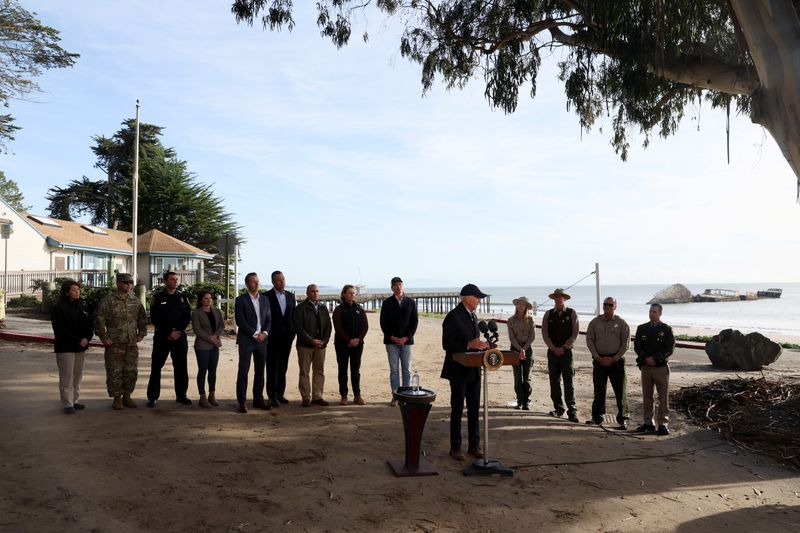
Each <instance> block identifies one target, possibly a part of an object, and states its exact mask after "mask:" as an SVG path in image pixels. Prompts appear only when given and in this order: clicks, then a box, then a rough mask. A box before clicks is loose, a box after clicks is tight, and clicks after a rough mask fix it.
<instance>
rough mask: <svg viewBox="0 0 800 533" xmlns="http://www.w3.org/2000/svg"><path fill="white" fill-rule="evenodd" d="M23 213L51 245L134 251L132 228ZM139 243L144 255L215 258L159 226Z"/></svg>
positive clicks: (122, 253)
mask: <svg viewBox="0 0 800 533" xmlns="http://www.w3.org/2000/svg"><path fill="white" fill-rule="evenodd" d="M21 216H22V217H23V218H24V219H25V221H26V222H28V223H29V224H30V225H31V226H33V227H34V228H35V229H36V230H37V231H38V232H39V233H41V234H42V235H44V236H45V238H46V239H47V243H48V244H49V245H50V246H53V247H56V248H71V249H77V250H84V251H98V252H111V253H115V254H120V255H132V254H133V250H132V247H131V241H132V240H133V234H132V233H131V232H130V231H121V230H116V229H109V228H102V227H99V226H92V225H91V224H81V223H80V222H71V221H68V220H60V219H56V218H51V217H43V216H37V215H31V214H28V213H21ZM138 244H139V250H138V252H139V254H140V255H170V256H174V255H180V256H193V257H197V258H200V259H211V258H212V257H213V256H212V255H211V254H209V253H208V252H206V251H204V250H201V249H200V248H197V247H195V246H192V245H191V244H188V243H185V242H183V241H181V240H179V239H176V238H175V237H172V236H170V235H167V234H166V233H162V232H160V231H158V230H156V229H153V230H150V231H148V232H147V233H143V234H142V235H139V238H138Z"/></svg>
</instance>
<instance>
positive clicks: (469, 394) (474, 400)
mask: <svg viewBox="0 0 800 533" xmlns="http://www.w3.org/2000/svg"><path fill="white" fill-rule="evenodd" d="M464 400H466V401H467V441H468V442H469V447H470V448H477V447H479V446H480V445H481V432H480V426H479V425H478V412H479V411H480V407H481V380H480V379H476V380H475V381H470V382H466V381H454V380H452V379H451V380H450V448H451V449H456V450H457V449H460V448H461V416H462V415H463V414H464Z"/></svg>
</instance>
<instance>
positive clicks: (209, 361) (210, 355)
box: [194, 348, 219, 395]
mask: <svg viewBox="0 0 800 533" xmlns="http://www.w3.org/2000/svg"><path fill="white" fill-rule="evenodd" d="M194 353H195V356H197V392H198V393H200V394H201V395H202V394H205V393H206V372H208V392H214V391H215V390H216V386H217V363H219V348H212V349H210V350H198V349H197V348H195V349H194Z"/></svg>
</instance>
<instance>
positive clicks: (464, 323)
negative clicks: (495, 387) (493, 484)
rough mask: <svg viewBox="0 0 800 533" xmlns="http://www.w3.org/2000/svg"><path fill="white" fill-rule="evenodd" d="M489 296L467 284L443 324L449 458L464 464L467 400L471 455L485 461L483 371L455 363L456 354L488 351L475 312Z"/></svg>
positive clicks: (443, 375)
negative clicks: (481, 423)
mask: <svg viewBox="0 0 800 533" xmlns="http://www.w3.org/2000/svg"><path fill="white" fill-rule="evenodd" d="M486 296H487V295H486V294H484V293H482V292H481V291H480V289H479V288H478V287H477V286H476V285H473V284H472V283H468V284H467V285H464V287H463V288H462V289H461V303H460V304H458V305H457V306H456V307H455V308H453V310H452V311H450V312H449V313H447V316H446V317H445V318H444V322H443V323H442V348H444V351H445V355H444V365H443V366H442V375H441V377H442V378H443V379H447V380H449V381H450V457H452V458H453V459H455V460H457V461H464V460H465V459H466V457H464V452H462V451H461V415H462V414H463V413H464V400H466V402H467V438H468V442H469V449H468V453H469V454H470V455H471V456H473V457H475V458H481V457H483V450H481V434H480V427H479V425H478V411H479V409H480V405H481V371H480V368H478V367H466V366H463V365H460V364H458V363H456V362H455V361H454V360H453V353H454V352H464V351H466V350H486V349H488V348H489V345H488V344H487V343H486V342H484V341H482V340H481V338H480V332H479V331H478V319H477V317H476V316H475V310H476V309H477V308H478V304H479V303H480V301H481V298H486Z"/></svg>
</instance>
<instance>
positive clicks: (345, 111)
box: [0, 0, 800, 289]
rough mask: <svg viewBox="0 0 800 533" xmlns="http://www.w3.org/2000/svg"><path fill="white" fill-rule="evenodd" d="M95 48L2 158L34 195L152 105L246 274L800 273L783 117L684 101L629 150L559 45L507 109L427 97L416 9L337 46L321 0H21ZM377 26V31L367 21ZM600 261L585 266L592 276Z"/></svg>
mask: <svg viewBox="0 0 800 533" xmlns="http://www.w3.org/2000/svg"><path fill="white" fill-rule="evenodd" d="M22 3H23V5H24V6H25V7H26V8H27V9H29V10H32V11H35V12H36V13H37V14H38V16H39V18H40V19H41V21H42V22H43V23H45V24H47V25H50V26H53V27H55V28H57V29H58V30H60V32H61V36H62V46H63V47H64V48H66V49H67V50H69V51H71V52H77V53H79V54H80V55H81V57H80V58H79V59H78V61H77V63H76V65H75V66H74V67H73V68H71V69H60V70H57V71H49V72H47V73H46V74H45V75H43V76H41V77H39V78H38V79H37V81H38V82H39V84H40V85H41V87H42V89H43V92H42V93H39V94H35V95H33V96H32V97H31V98H30V99H28V100H25V101H13V102H12V103H11V106H10V109H9V112H11V113H12V114H13V115H14V116H15V117H16V120H17V124H18V125H20V126H22V127H23V129H22V130H21V131H20V132H18V133H17V135H16V140H15V141H13V142H12V143H11V144H10V146H9V153H7V154H4V155H0V170H3V171H4V172H5V174H6V176H7V177H8V178H11V179H13V180H15V181H16V182H17V183H18V184H19V186H20V188H21V190H22V192H23V194H24V195H25V200H26V203H27V204H29V205H32V206H33V209H32V212H33V213H36V214H46V211H47V205H48V202H47V200H46V199H45V196H46V194H47V192H48V190H49V189H50V188H51V187H54V186H64V185H66V184H67V183H68V182H69V181H71V180H73V179H78V178H80V177H81V176H88V177H90V178H92V179H101V178H102V177H103V176H102V174H101V173H100V171H99V170H97V169H95V168H94V167H93V165H94V162H95V159H94V157H93V154H92V152H91V149H90V148H91V146H92V137H93V136H95V135H105V136H111V135H113V134H114V133H115V132H116V131H117V130H118V129H120V124H121V122H122V121H123V120H125V119H126V118H131V117H133V116H134V114H135V105H136V99H137V98H138V99H139V100H140V101H141V120H142V121H143V122H148V123H152V124H156V125H159V126H162V127H164V135H163V137H162V142H163V144H164V145H165V146H170V147H173V148H174V149H175V150H176V152H177V154H178V156H179V157H180V158H181V159H183V160H185V161H187V163H188V168H189V170H190V171H191V172H192V173H193V174H194V175H195V177H196V179H197V180H198V181H199V182H201V183H208V184H212V187H213V190H214V192H215V194H216V195H217V196H218V197H220V198H222V199H224V203H225V205H226V208H227V210H228V211H229V212H230V213H232V214H233V216H234V219H235V220H236V222H237V223H238V224H240V225H241V226H242V234H243V236H244V239H245V240H246V242H245V243H244V244H243V245H242V248H241V262H240V264H239V272H240V278H241V277H243V275H244V273H246V272H250V271H255V272H258V273H260V277H261V279H262V284H265V283H264V282H265V281H266V282H267V283H266V284H268V279H269V273H270V272H271V271H273V270H276V269H278V270H282V271H283V272H284V273H285V275H286V278H287V283H288V284H289V285H292V286H302V285H305V284H307V283H312V282H313V283H317V284H320V285H329V286H335V287H338V286H341V285H342V284H344V283H363V284H366V285H367V286H368V287H370V288H375V289H378V288H384V287H385V288H388V285H389V280H390V279H391V278H392V277H393V276H395V275H399V276H401V277H402V278H403V279H404V281H405V285H406V287H418V288H424V287H444V286H448V287H449V286H460V285H463V284H464V283H467V282H474V283H477V284H478V285H485V286H519V285H525V286H530V285H558V286H565V285H569V284H570V283H572V282H574V281H575V280H577V279H579V278H581V277H583V276H584V275H586V274H588V273H589V272H591V271H592V270H593V269H594V264H595V263H599V264H600V269H601V273H602V277H601V279H602V281H603V283H607V284H634V283H663V284H665V285H666V284H671V283H698V282H737V281H755V282H764V283H767V282H776V283H777V282H796V281H800V275H798V270H799V269H798V267H797V264H798V259H800V231H798V228H800V204H798V203H797V202H796V192H797V191H796V179H795V176H794V174H793V173H792V171H791V169H790V168H789V165H788V164H787V163H786V161H785V160H784V159H783V157H782V155H781V153H780V150H779V149H778V147H777V145H776V144H775V142H774V141H773V140H772V138H771V137H770V136H769V134H768V133H767V132H766V131H765V130H764V129H762V128H761V127H760V126H756V125H754V124H752V123H750V121H749V119H748V118H746V117H732V118H731V126H730V129H731V133H730V153H731V161H730V164H728V162H727V158H726V134H725V126H726V125H725V116H724V113H723V112H721V111H714V110H711V109H710V107H709V106H705V107H703V108H698V109H691V110H688V112H687V115H686V117H685V118H684V120H683V123H682V125H681V129H680V131H679V132H678V134H677V135H675V136H673V137H670V138H668V139H661V138H655V139H653V141H652V142H651V144H650V146H649V147H648V148H647V149H644V148H642V147H641V139H638V140H637V139H636V138H634V140H633V142H632V143H631V145H632V146H631V150H630V155H629V159H628V161H627V162H622V161H621V160H620V159H619V157H618V156H617V155H616V154H615V153H614V151H613V149H612V147H611V146H610V144H609V140H610V137H609V132H610V128H605V129H604V131H600V128H594V129H593V130H592V131H590V132H586V131H581V129H580V128H579V126H578V121H577V118H576V116H575V115H574V112H573V111H570V110H568V109H567V106H566V99H565V97H564V91H563V86H562V85H561V84H560V82H558V80H557V76H556V70H557V69H556V63H557V60H558V58H557V57H551V58H545V60H544V62H543V68H542V70H541V72H540V74H539V78H538V83H537V95H536V98H535V99H531V98H530V97H529V96H527V94H528V92H529V87H524V88H523V89H522V93H523V94H521V96H520V105H519V107H518V110H517V111H516V112H515V113H513V114H509V115H507V114H505V113H503V112H502V111H499V110H493V109H492V108H491V107H490V105H489V104H488V102H487V100H486V99H485V97H484V96H483V84H482V83H481V81H482V80H480V79H476V80H473V81H472V82H471V83H470V84H469V85H468V86H467V87H466V88H465V89H463V90H458V89H455V90H451V91H447V90H446V89H445V88H444V87H443V85H441V84H436V85H435V86H434V88H433V89H432V90H431V91H430V92H429V93H427V94H426V95H424V96H423V95H422V87H421V84H420V67H419V66H418V65H416V64H412V63H409V62H408V61H407V60H406V59H405V58H403V57H401V56H400V53H399V36H400V32H401V30H402V27H401V26H400V24H399V22H398V21H395V20H391V19H387V18H385V16H383V15H381V14H379V13H376V12H371V13H369V14H368V16H365V17H363V18H360V19H359V20H357V21H356V23H355V24H354V35H355V37H354V38H353V39H352V43H351V44H350V45H349V46H347V47H345V48H343V49H341V50H337V49H336V48H335V47H334V46H333V45H331V44H330V42H329V41H326V40H324V39H322V38H321V37H320V36H319V30H318V29H317V27H316V23H315V19H316V17H315V13H314V8H313V5H314V3H312V2H296V4H297V8H296V13H295V21H296V26H295V28H294V30H293V31H292V32H289V31H287V30H283V31H281V32H270V31H263V30H262V28H261V26H260V24H256V25H255V26H253V27H250V26H247V25H238V24H237V23H236V21H235V19H234V17H233V15H232V14H231V13H230V5H229V2H191V1H188V0H187V1H177V0H171V1H169V2H154V1H143V0H132V1H126V2H121V1H112V2H109V1H107V0H104V1H100V0H82V1H81V2H79V3H70V8H69V9H66V8H65V5H66V4H65V3H64V2H62V1H56V0H49V1H47V0H23V2H22ZM365 29H366V30H368V31H369V34H370V39H369V41H368V42H366V43H365V42H363V41H362V40H361V39H360V38H359V37H358V36H359V35H360V34H361V33H362V32H363V30H365ZM591 282H592V280H591V279H590V280H588V281H587V283H591Z"/></svg>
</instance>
